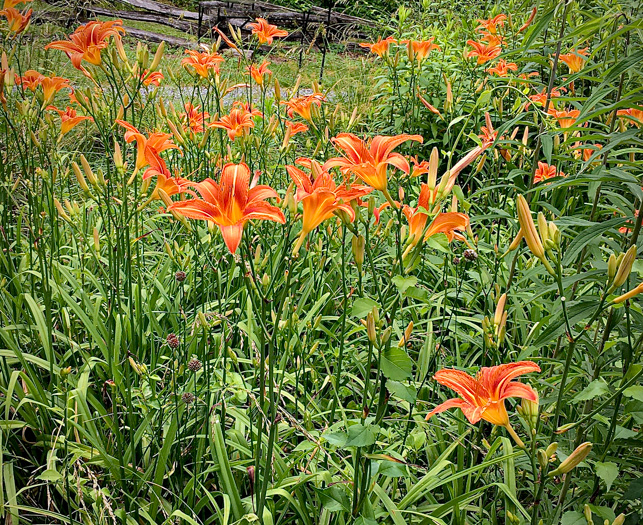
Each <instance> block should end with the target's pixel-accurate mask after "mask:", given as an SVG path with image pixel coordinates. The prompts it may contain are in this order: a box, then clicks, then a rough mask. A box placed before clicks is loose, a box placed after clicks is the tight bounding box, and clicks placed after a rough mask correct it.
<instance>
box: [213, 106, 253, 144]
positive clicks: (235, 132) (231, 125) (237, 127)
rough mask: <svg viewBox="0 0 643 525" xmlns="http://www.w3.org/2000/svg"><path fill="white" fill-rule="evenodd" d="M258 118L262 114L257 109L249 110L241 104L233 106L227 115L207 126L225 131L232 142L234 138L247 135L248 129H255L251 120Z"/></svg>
mask: <svg viewBox="0 0 643 525" xmlns="http://www.w3.org/2000/svg"><path fill="white" fill-rule="evenodd" d="M260 116H262V113H261V111H259V110H257V109H253V110H250V109H249V108H248V107H247V106H245V105H243V104H242V105H236V104H235V105H233V109H232V110H231V111H230V114H229V115H223V116H222V117H220V118H219V120H217V121H216V122H212V123H210V124H208V126H210V127H211V128H219V129H225V130H226V131H227V132H228V138H229V139H230V140H232V141H234V139H235V138H236V137H243V136H245V135H247V134H248V133H249V131H250V129H251V128H254V127H255V122H254V120H253V118H254V117H260Z"/></svg>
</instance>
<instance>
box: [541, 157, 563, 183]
mask: <svg viewBox="0 0 643 525" xmlns="http://www.w3.org/2000/svg"><path fill="white" fill-rule="evenodd" d="M565 176H566V175H565V174H564V173H563V172H562V171H558V170H557V169H556V166H550V165H549V164H547V163H546V162H540V161H539V162H538V169H536V172H535V173H534V184H538V183H539V182H542V181H544V180H547V179H551V178H553V177H565Z"/></svg>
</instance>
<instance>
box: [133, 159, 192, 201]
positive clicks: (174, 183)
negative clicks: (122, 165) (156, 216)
mask: <svg viewBox="0 0 643 525" xmlns="http://www.w3.org/2000/svg"><path fill="white" fill-rule="evenodd" d="M151 177H156V186H155V187H154V190H153V191H152V194H151V195H150V197H149V199H147V201H146V202H145V204H143V205H141V206H140V207H139V208H138V210H139V211H140V210H142V209H143V208H145V206H147V205H148V204H149V203H150V202H152V201H153V200H163V197H161V194H160V192H161V190H162V191H163V192H165V194H166V195H167V196H168V197H171V196H172V195H176V194H177V193H185V192H189V190H188V186H189V185H190V184H191V182H190V181H189V180H188V179H184V178H183V177H179V176H178V175H177V176H172V174H171V173H170V171H169V170H168V169H167V166H166V165H165V163H163V164H158V165H157V166H155V167H152V168H150V169H148V170H147V171H146V172H145V174H144V175H143V180H147V179H149V178H151Z"/></svg>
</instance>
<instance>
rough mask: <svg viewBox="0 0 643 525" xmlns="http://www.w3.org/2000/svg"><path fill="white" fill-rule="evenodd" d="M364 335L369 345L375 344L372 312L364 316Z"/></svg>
mask: <svg viewBox="0 0 643 525" xmlns="http://www.w3.org/2000/svg"><path fill="white" fill-rule="evenodd" d="M366 335H367V336H368V340H369V341H370V343H371V344H375V342H376V341H377V333H376V331H375V320H374V318H373V312H369V313H368V315H367V316H366Z"/></svg>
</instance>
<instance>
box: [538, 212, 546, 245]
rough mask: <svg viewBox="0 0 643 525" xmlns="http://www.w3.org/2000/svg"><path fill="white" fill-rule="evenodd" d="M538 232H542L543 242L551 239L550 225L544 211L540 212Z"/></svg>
mask: <svg viewBox="0 0 643 525" xmlns="http://www.w3.org/2000/svg"><path fill="white" fill-rule="evenodd" d="M538 233H540V238H541V239H542V240H543V242H545V241H547V239H549V226H548V224H547V219H546V218H545V214H544V213H543V212H542V211H539V212H538Z"/></svg>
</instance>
